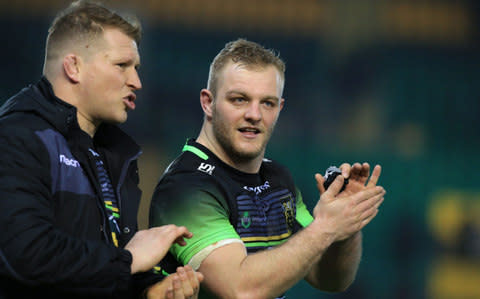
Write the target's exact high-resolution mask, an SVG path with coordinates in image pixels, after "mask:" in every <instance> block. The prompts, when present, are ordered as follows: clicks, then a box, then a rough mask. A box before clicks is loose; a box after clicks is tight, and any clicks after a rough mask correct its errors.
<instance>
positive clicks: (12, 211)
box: [0, 125, 132, 296]
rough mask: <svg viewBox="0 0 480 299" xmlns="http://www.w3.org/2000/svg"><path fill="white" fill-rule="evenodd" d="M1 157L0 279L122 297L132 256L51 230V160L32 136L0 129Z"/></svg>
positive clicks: (104, 245)
mask: <svg viewBox="0 0 480 299" xmlns="http://www.w3.org/2000/svg"><path fill="white" fill-rule="evenodd" d="M0 153H1V156H0V157H1V158H0V227H2V233H1V234H0V276H4V277H8V278H9V279H13V280H14V281H17V282H19V283H21V284H22V285H25V286H26V287H39V286H40V287H48V288H55V289H57V288H58V290H59V291H61V292H72V293H88V294H89V295H102V296H103V295H105V296H115V294H117V293H118V294H125V292H127V291H128V290H129V289H130V284H131V275H130V265H131V259H132V256H131V254H130V252H128V251H127V250H124V249H120V248H116V247H114V246H113V245H109V244H106V243H103V242H100V241H88V240H82V239H80V238H76V237H75V236H72V235H69V234H67V233H65V232H62V231H61V230H60V229H59V228H57V227H56V226H55V218H54V202H53V201H52V198H53V197H52V194H51V186H50V185H51V178H50V173H49V163H50V158H49V155H48V153H47V151H46V149H45V147H44V146H43V144H42V143H41V142H40V141H39V140H38V139H37V138H36V136H35V135H34V133H33V132H31V131H28V130H26V129H22V128H16V129H15V131H12V129H11V127H9V128H6V127H5V126H1V125H0Z"/></svg>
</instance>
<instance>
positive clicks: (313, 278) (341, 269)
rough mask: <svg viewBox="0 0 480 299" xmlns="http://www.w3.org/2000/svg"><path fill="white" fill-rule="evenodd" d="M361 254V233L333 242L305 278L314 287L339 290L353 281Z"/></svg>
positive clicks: (333, 290)
mask: <svg viewBox="0 0 480 299" xmlns="http://www.w3.org/2000/svg"><path fill="white" fill-rule="evenodd" d="M361 255H362V233H361V231H359V232H357V233H355V234H354V235H353V236H351V237H350V238H348V239H346V240H344V241H340V242H335V243H333V244H332V245H331V246H330V247H329V248H328V249H327V251H326V252H325V254H324V255H323V257H322V258H321V259H320V260H319V261H318V262H317V263H316V264H315V265H314V266H313V267H312V268H311V270H310V272H309V273H308V275H307V277H306V280H307V281H308V282H309V283H310V284H311V285H312V286H314V287H316V288H318V289H321V290H324V291H328V292H339V291H344V290H345V289H347V288H348V287H349V286H350V285H351V284H352V283H353V281H354V279H355V276H356V273H357V270H358V267H359V264H360V259H361Z"/></svg>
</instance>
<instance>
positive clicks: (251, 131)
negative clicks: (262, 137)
mask: <svg viewBox="0 0 480 299" xmlns="http://www.w3.org/2000/svg"><path fill="white" fill-rule="evenodd" d="M238 130H239V131H240V133H242V134H243V135H246V136H256V135H257V134H260V130H259V129H257V128H254V127H244V128H240V129H238Z"/></svg>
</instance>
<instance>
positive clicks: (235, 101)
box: [230, 97, 246, 105]
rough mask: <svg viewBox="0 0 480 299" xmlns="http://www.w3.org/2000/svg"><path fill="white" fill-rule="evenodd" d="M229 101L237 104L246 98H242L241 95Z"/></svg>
mask: <svg viewBox="0 0 480 299" xmlns="http://www.w3.org/2000/svg"><path fill="white" fill-rule="evenodd" d="M230 101H231V102H232V103H234V104H237V105H239V104H242V103H244V102H245V101H246V100H245V98H242V97H234V98H231V99H230Z"/></svg>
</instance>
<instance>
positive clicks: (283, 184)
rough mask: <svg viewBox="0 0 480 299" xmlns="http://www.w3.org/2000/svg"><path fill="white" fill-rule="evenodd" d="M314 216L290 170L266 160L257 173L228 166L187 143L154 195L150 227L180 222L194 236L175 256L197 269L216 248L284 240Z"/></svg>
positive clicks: (250, 248) (257, 247) (255, 246)
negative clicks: (235, 244) (226, 245)
mask: <svg viewBox="0 0 480 299" xmlns="http://www.w3.org/2000/svg"><path fill="white" fill-rule="evenodd" d="M312 220H313V217H312V216H311V215H310V213H309V212H308V210H307V208H306V206H305V205H304V203H303V201H302V196H301V194H300V192H299V190H298V189H297V188H296V187H295V184H294V183H293V179H292V178H291V175H290V173H289V171H288V170H287V169H286V168H285V167H283V166H281V165H279V164H278V163H275V162H274V161H271V160H267V159H264V161H263V163H262V165H261V168H260V171H259V173H257V174H248V173H244V172H241V171H239V170H237V169H234V168H232V167H230V166H229V165H227V164H225V163H224V162H222V161H221V160H220V159H219V158H217V157H216V156H215V155H214V154H213V153H212V152H211V151H209V150H208V149H207V148H205V147H204V146H202V145H201V144H199V143H197V142H195V141H194V140H189V141H188V142H187V144H186V145H185V146H184V148H183V152H182V154H181V155H180V156H179V157H178V158H177V159H175V160H174V161H173V162H172V163H171V164H170V166H169V167H168V168H167V170H166V171H165V173H164V174H163V176H162V178H161V179H160V182H159V183H158V185H157V187H156V189H155V193H154V195H153V199H152V203H151V209H150V226H159V225H165V224H170V223H173V224H176V225H183V226H186V227H187V228H188V229H189V230H190V231H191V232H193V238H191V239H189V240H187V246H178V245H174V246H173V247H172V249H171V253H172V254H173V256H174V257H175V258H176V259H177V260H178V261H179V262H180V263H181V264H184V265H186V264H190V265H191V266H192V267H193V268H194V269H197V268H198V267H199V266H200V263H201V262H202V260H203V258H205V257H206V256H207V255H208V253H210V252H211V251H212V250H214V249H215V248H218V247H220V246H223V245H224V244H228V243H231V242H243V244H245V247H246V249H247V252H248V253H253V252H255V251H258V250H263V249H267V248H270V247H273V246H276V245H278V244H281V243H283V242H285V241H286V240H287V239H288V238H289V237H290V236H292V234H294V233H295V232H297V231H298V230H299V229H300V228H301V227H304V226H306V225H308V224H309V223H310V222H311V221H312Z"/></svg>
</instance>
